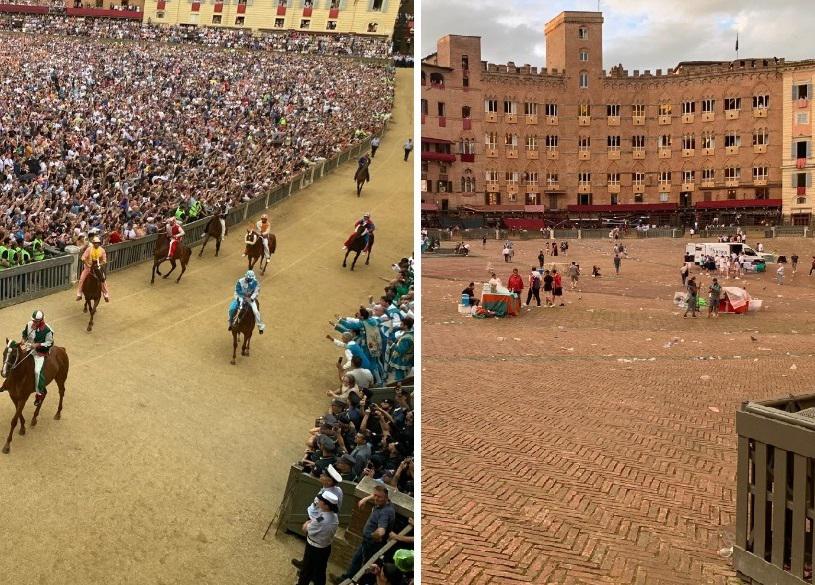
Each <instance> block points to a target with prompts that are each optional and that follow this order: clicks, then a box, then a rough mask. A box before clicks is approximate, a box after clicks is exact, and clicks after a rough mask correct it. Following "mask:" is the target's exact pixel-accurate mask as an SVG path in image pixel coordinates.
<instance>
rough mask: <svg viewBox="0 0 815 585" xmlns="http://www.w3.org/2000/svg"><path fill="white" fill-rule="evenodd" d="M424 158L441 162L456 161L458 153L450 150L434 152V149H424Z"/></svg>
mask: <svg viewBox="0 0 815 585" xmlns="http://www.w3.org/2000/svg"><path fill="white" fill-rule="evenodd" d="M422 160H437V161H440V162H446V163H452V162H456V155H455V154H451V153H449V152H434V151H432V150H423V151H422Z"/></svg>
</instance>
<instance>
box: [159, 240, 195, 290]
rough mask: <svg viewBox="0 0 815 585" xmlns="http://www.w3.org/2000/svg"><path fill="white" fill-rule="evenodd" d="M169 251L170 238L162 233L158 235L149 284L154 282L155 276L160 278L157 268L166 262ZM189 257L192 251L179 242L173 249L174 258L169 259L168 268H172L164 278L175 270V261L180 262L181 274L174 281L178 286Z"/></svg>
mask: <svg viewBox="0 0 815 585" xmlns="http://www.w3.org/2000/svg"><path fill="white" fill-rule="evenodd" d="M169 250H170V238H169V237H168V236H167V234H166V233H164V232H162V233H160V234H159V235H158V240H156V249H155V250H154V251H153V276H152V277H151V278H150V284H153V283H154V282H155V281H156V274H158V275H159V276H161V272H159V269H158V267H159V266H161V264H162V262H164V261H165V260H167V252H169ZM190 256H192V250H190V248H189V246H185V245H184V242H179V243H178V245H177V246H176V247H175V256H174V257H173V258H171V259H170V266H172V268H170V272H168V273H167V274H165V275H164V278H167V277H168V276H170V274H172V272H173V270H175V261H176V260H181V274H179V275H178V278H176V280H175V282H176V284H178V282H179V281H180V280H181V277H182V276H184V272H185V271H186V270H187V263H188V262H189V261H190Z"/></svg>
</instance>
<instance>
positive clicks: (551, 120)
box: [546, 116, 557, 126]
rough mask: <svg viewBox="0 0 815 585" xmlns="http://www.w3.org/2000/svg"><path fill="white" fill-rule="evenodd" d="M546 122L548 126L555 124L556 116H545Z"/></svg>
mask: <svg viewBox="0 0 815 585" xmlns="http://www.w3.org/2000/svg"><path fill="white" fill-rule="evenodd" d="M546 123H547V124H548V125H549V126H557V116H546Z"/></svg>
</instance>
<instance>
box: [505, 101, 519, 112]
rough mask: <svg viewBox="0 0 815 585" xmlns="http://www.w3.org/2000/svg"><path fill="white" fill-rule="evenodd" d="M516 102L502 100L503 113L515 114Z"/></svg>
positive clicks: (516, 110)
mask: <svg viewBox="0 0 815 585" xmlns="http://www.w3.org/2000/svg"><path fill="white" fill-rule="evenodd" d="M517 113H518V104H516V103H515V102H513V101H511V100H504V114H517Z"/></svg>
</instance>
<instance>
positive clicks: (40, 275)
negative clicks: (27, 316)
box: [0, 254, 75, 307]
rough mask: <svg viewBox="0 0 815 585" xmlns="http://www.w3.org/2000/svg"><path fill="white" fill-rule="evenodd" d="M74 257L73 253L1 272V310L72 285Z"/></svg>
mask: <svg viewBox="0 0 815 585" xmlns="http://www.w3.org/2000/svg"><path fill="white" fill-rule="evenodd" d="M74 262H75V260H74V257H73V256H72V255H70V254H66V255H64V256H58V257H56V258H48V259H46V260H40V261H39V262H36V263H34V264H28V265H26V266H15V267H14V268H7V269H5V270H0V307H6V306H9V305H13V304H16V303H21V302H23V301H28V300H31V299H36V298H38V297H42V296H45V295H47V294H50V293H52V292H54V291H57V290H63V289H66V288H69V287H70V286H71V283H72V282H73V278H72V269H73V267H74Z"/></svg>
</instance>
